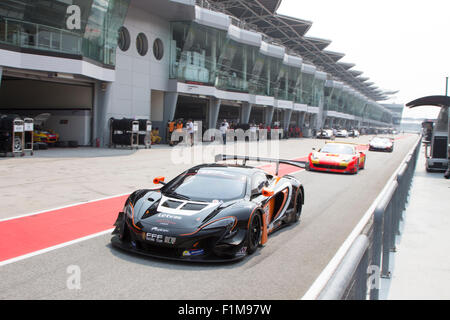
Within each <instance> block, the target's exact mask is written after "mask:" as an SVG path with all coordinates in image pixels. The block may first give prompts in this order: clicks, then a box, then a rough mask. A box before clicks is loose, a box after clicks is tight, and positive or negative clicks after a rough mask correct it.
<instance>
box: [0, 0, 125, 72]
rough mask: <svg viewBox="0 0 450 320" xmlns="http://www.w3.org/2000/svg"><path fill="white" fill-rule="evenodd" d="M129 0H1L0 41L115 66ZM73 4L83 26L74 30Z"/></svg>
mask: <svg viewBox="0 0 450 320" xmlns="http://www.w3.org/2000/svg"><path fill="white" fill-rule="evenodd" d="M129 3H130V0H108V1H106V0H77V1H72V0H70V1H69V0H40V1H36V0H21V1H16V0H2V1H0V16H1V17H2V19H0V42H6V43H8V44H10V45H14V46H19V47H27V48H33V49H37V50H47V51H53V52H61V53H68V54H74V55H80V56H83V57H88V58H91V59H93V60H95V61H99V62H101V63H104V64H107V65H115V52H116V48H117V45H118V41H119V33H118V31H119V29H120V27H121V26H122V25H123V22H124V19H125V15H126V13H127V10H128V6H129ZM70 5H76V6H78V7H79V8H80V11H79V12H80V17H79V18H80V21H79V22H80V24H79V26H80V28H75V29H73V30H69V29H68V27H67V21H68V19H69V18H71V17H72V16H71V13H69V14H68V13H67V9H68V7H69V6H70ZM72 15H73V14H72ZM75 25H77V24H75Z"/></svg>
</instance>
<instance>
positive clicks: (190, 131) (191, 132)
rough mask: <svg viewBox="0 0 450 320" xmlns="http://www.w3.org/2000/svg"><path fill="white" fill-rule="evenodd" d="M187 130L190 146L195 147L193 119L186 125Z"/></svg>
mask: <svg viewBox="0 0 450 320" xmlns="http://www.w3.org/2000/svg"><path fill="white" fill-rule="evenodd" d="M186 129H187V132H188V134H189V142H188V144H190V146H191V147H192V146H193V145H194V123H193V122H192V119H189V120H188V122H187V123H186Z"/></svg>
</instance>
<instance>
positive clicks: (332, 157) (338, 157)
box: [314, 152, 354, 162]
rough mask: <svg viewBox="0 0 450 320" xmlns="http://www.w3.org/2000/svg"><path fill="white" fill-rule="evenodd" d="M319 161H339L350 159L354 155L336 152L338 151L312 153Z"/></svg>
mask: <svg viewBox="0 0 450 320" xmlns="http://www.w3.org/2000/svg"><path fill="white" fill-rule="evenodd" d="M314 155H315V156H316V157H317V158H319V160H321V161H330V162H340V161H344V160H345V161H347V160H351V159H352V158H353V157H354V156H353V155H349V154H338V153H328V152H316V153H315V154H314Z"/></svg>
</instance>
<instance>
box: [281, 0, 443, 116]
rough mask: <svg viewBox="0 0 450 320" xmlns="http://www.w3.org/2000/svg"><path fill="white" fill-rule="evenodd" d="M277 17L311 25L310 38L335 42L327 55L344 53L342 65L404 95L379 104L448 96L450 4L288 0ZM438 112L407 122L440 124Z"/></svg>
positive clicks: (410, 112) (414, 112)
mask: <svg viewBox="0 0 450 320" xmlns="http://www.w3.org/2000/svg"><path fill="white" fill-rule="evenodd" d="M277 13H279V14H284V15H288V16H292V17H296V18H300V19H303V20H308V21H312V22H313V24H312V27H311V28H310V29H309V31H308V32H307V33H306V36H310V37H317V38H322V39H327V40H331V41H332V42H331V44H330V45H329V46H328V47H327V48H326V49H325V50H330V51H336V52H341V53H344V54H345V56H344V57H343V58H342V59H341V60H340V62H350V63H354V64H355V67H353V70H358V71H362V72H363V74H362V75H361V76H362V77H368V78H370V80H368V81H372V82H374V83H375V85H376V86H378V87H379V88H380V89H382V90H389V91H391V90H399V92H398V93H397V94H395V95H393V96H392V99H390V100H388V101H383V102H380V103H400V104H406V103H408V102H410V101H412V100H415V99H417V98H420V97H423V96H428V95H445V84H446V77H448V76H450V1H449V0H428V1H423V0H283V1H282V3H281V6H280V8H279V9H278V11H277ZM449 82H450V81H449ZM449 92H450V89H449ZM438 112H439V108H437V107H418V108H414V109H409V108H406V109H405V111H404V117H416V118H423V117H426V118H435V117H436V116H437V114H438Z"/></svg>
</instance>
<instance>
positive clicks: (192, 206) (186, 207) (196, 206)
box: [181, 203, 207, 211]
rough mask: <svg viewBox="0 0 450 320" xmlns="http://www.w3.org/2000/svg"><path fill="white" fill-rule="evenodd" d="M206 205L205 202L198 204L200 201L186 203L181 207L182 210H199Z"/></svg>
mask: <svg viewBox="0 0 450 320" xmlns="http://www.w3.org/2000/svg"><path fill="white" fill-rule="evenodd" d="M206 207H207V205H206V204H200V203H186V204H185V205H184V206H183V208H181V209H182V210H190V211H200V210H202V209H204V208H206Z"/></svg>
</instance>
